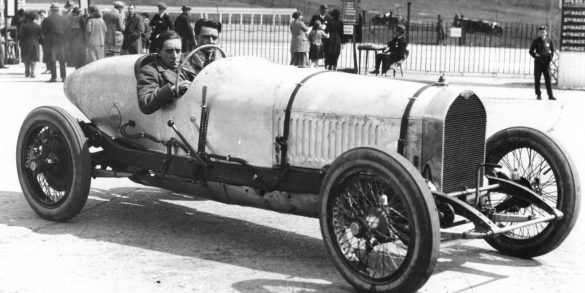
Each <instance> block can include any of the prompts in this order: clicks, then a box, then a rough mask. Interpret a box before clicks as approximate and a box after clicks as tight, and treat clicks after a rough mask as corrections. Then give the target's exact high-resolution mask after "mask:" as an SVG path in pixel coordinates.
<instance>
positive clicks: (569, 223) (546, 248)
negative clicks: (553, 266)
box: [486, 127, 580, 258]
mask: <svg viewBox="0 0 585 293" xmlns="http://www.w3.org/2000/svg"><path fill="white" fill-rule="evenodd" d="M486 162H488V163H497V164H499V165H501V166H502V167H503V168H502V172H501V173H500V174H501V176H503V177H509V178H513V179H517V180H515V181H516V182H519V183H520V184H522V185H524V186H525V187H527V188H529V189H531V190H533V191H534V192H536V193H537V194H539V195H540V196H541V198H542V199H543V200H544V201H545V202H547V203H548V204H549V205H550V206H553V207H556V208H557V209H558V210H560V211H561V212H563V214H564V216H563V217H562V218H561V219H560V220H556V221H552V222H542V223H538V224H535V225H531V226H526V227H524V228H520V229H516V230H513V231H510V232H507V233H504V234H499V235H497V236H495V237H493V238H487V239H486V241H487V242H488V243H489V244H490V245H491V246H492V247H494V248H495V249H497V250H498V251H500V252H502V253H504V254H507V255H511V256H516V257H522V258H531V257H536V256H539V255H543V254H546V253H548V252H550V251H552V250H553V249H555V248H556V247H558V246H559V245H560V244H561V243H562V242H563V241H564V240H565V238H566V237H567V236H568V235H569V232H570V231H571V229H572V228H573V226H574V225H575V222H576V220H577V216H578V214H579V207H580V186H579V179H578V178H579V176H578V174H577V170H576V168H575V167H574V164H573V163H572V161H571V159H570V158H569V156H568V154H567V153H566V152H565V151H564V150H563V149H562V147H561V146H560V145H559V144H558V143H557V142H555V141H554V140H553V139H552V138H551V137H549V136H548V135H546V134H545V133H543V132H540V131H538V130H535V129H530V128H524V127H516V128H509V129H505V130H502V131H500V132H498V133H496V134H494V135H493V136H492V137H490V138H489V139H488V141H487V144H486ZM518 177H519V178H518ZM489 196H490V197H491V200H490V201H489V202H488V205H489V206H491V207H494V208H496V211H497V212H499V213H509V214H515V215H531V216H536V217H538V216H543V215H547V213H545V212H544V211H543V210H541V209H540V208H538V207H536V206H534V205H530V204H529V203H527V202H525V201H519V200H514V199H512V197H513V195H512V194H497V193H491V194H489ZM505 200H506V201H507V203H506V204H505V205H499V204H501V203H502V202H503V201H505ZM498 205H499V207H502V206H503V207H504V208H500V209H498ZM502 209H503V210H502ZM495 224H496V225H498V226H500V227H505V226H508V225H510V224H511V223H507V222H496V223H495Z"/></svg>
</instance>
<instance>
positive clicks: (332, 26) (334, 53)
mask: <svg viewBox="0 0 585 293" xmlns="http://www.w3.org/2000/svg"><path fill="white" fill-rule="evenodd" d="M340 17H341V12H340V11H339V9H333V10H332V11H331V19H330V20H329V24H328V25H327V28H325V32H326V33H328V34H329V41H328V42H327V46H325V69H328V70H337V60H338V59H339V54H340V53H341V44H342V43H344V41H343V22H342V21H341V20H340V19H339V18H340Z"/></svg>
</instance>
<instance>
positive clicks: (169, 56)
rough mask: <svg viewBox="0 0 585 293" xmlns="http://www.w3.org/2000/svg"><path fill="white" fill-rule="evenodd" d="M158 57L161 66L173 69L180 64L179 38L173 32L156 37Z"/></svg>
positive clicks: (166, 32)
mask: <svg viewBox="0 0 585 293" xmlns="http://www.w3.org/2000/svg"><path fill="white" fill-rule="evenodd" d="M158 42H159V44H160V45H159V50H158V56H160V59H161V61H162V63H163V65H164V66H165V67H167V68H170V69H175V68H177V66H179V62H181V37H180V36H179V34H177V33H176V32H175V31H165V32H163V33H162V34H160V35H159V37H158Z"/></svg>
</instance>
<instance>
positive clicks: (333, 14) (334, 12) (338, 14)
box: [331, 8, 341, 19]
mask: <svg viewBox="0 0 585 293" xmlns="http://www.w3.org/2000/svg"><path fill="white" fill-rule="evenodd" d="M331 17H332V18H333V19H339V18H340V17H341V11H339V9H337V8H335V9H333V10H331Z"/></svg>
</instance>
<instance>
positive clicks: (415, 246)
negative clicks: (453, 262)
mask: <svg viewBox="0 0 585 293" xmlns="http://www.w3.org/2000/svg"><path fill="white" fill-rule="evenodd" d="M328 170H329V171H328V172H327V175H326V176H325V178H324V181H323V185H322V188H321V195H322V197H323V198H322V205H321V212H320V216H319V221H320V225H321V234H322V236H323V240H324V242H325V247H326V249H327V251H328V253H329V254H330V255H331V256H332V258H333V263H334V264H335V266H336V267H337V269H338V270H339V272H340V273H341V275H342V276H343V277H344V278H345V279H346V280H347V281H348V282H349V283H350V284H351V285H352V286H353V287H354V288H356V289H357V290H358V291H360V292H415V291H416V290H417V289H418V288H420V287H421V286H422V285H424V283H425V282H426V281H427V279H428V278H429V277H430V275H431V273H432V271H433V268H434V266H435V264H436V261H437V256H438V253H439V241H440V238H439V219H438V212H437V208H436V206H435V203H434V201H433V198H432V195H431V193H430V191H429V189H428V187H427V186H426V185H425V183H424V180H423V179H422V177H421V176H420V175H419V173H418V171H417V170H416V169H415V168H414V167H413V166H412V165H411V164H410V163H409V162H408V161H407V160H406V159H404V158H402V157H401V156H399V155H389V154H386V153H384V152H381V151H379V150H376V149H372V148H358V149H353V150H350V151H348V152H346V153H344V154H342V155H341V156H340V157H338V158H337V159H336V160H335V161H334V162H333V164H332V165H331V167H330V168H329V169H328Z"/></svg>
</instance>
